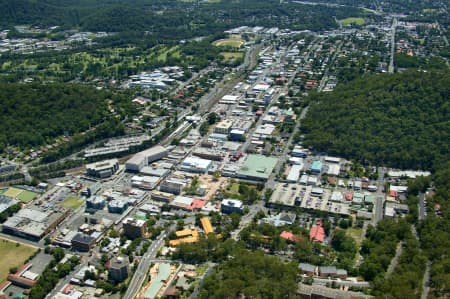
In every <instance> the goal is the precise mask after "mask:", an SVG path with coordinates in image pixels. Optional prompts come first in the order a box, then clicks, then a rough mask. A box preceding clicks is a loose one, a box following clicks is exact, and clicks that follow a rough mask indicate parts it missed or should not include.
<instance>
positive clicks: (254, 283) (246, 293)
mask: <svg viewBox="0 0 450 299" xmlns="http://www.w3.org/2000/svg"><path fill="white" fill-rule="evenodd" d="M296 277H297V264H296V263H289V264H286V263H283V262H281V261H280V260H279V259H278V258H276V257H273V256H267V255H264V253H263V252H261V251H255V252H248V251H246V250H241V251H240V252H239V253H237V254H236V255H235V256H234V257H233V258H232V259H230V260H228V261H226V262H224V263H223V264H220V265H219V266H217V268H216V269H215V270H214V272H213V273H212V274H211V275H210V276H209V277H207V278H206V279H205V281H204V285H203V287H202V289H201V291H200V293H199V296H198V298H208V299H213V298H297V294H296V292H297V283H296Z"/></svg>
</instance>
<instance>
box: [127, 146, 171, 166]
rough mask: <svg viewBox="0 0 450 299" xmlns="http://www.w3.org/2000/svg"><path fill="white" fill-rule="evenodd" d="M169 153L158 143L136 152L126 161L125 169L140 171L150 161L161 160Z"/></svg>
mask: <svg viewBox="0 0 450 299" xmlns="http://www.w3.org/2000/svg"><path fill="white" fill-rule="evenodd" d="M168 154H169V152H168V151H167V149H166V148H164V147H163V146H160V145H157V146H154V147H152V148H149V149H147V150H145V151H142V152H139V153H137V154H135V155H134V156H133V157H132V158H131V159H129V160H128V161H127V162H126V163H125V169H126V170H127V171H130V172H139V171H141V169H142V168H144V167H145V166H147V165H148V164H149V163H152V162H154V161H157V160H160V159H162V158H164V157H166V156H167V155H168Z"/></svg>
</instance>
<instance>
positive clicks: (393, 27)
mask: <svg viewBox="0 0 450 299" xmlns="http://www.w3.org/2000/svg"><path fill="white" fill-rule="evenodd" d="M396 29H397V18H396V17H394V19H393V20H392V27H391V54H390V60H389V69H388V72H389V73H391V74H392V73H394V55H395V31H396Z"/></svg>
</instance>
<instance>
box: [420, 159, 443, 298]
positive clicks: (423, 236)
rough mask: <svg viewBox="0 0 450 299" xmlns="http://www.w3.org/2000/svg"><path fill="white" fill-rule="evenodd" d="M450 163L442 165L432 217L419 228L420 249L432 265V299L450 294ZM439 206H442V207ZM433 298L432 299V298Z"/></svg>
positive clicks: (430, 205) (430, 208)
mask: <svg viewBox="0 0 450 299" xmlns="http://www.w3.org/2000/svg"><path fill="white" fill-rule="evenodd" d="M449 177H450V163H449V162H448V161H447V162H446V163H443V164H442V165H440V167H439V169H438V170H437V171H436V173H435V175H434V184H435V186H436V194H435V195H434V196H433V197H430V198H429V200H428V216H427V218H426V219H425V221H423V222H421V223H420V224H419V226H418V232H419V236H420V246H421V248H422V249H423V251H424V253H425V254H426V256H427V257H428V259H429V261H431V262H432V265H431V271H430V274H431V278H430V287H431V293H430V297H431V298H443V297H446V296H448V294H449V293H450V275H449V273H450V256H449V255H448V248H450V230H449V228H450V218H449V215H450V201H449V198H450V180H449V179H448V178H449ZM438 205H439V206H438ZM430 297H429V298H430Z"/></svg>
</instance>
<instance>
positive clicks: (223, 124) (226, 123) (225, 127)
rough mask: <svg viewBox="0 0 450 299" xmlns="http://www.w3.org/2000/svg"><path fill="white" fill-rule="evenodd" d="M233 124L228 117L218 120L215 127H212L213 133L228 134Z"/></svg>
mask: <svg viewBox="0 0 450 299" xmlns="http://www.w3.org/2000/svg"><path fill="white" fill-rule="evenodd" d="M232 126H233V121H232V120H229V119H224V120H222V121H220V122H219V123H218V124H217V125H216V126H215V127H214V133H218V134H225V135H228V134H229V133H230V131H231V127H232Z"/></svg>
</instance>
